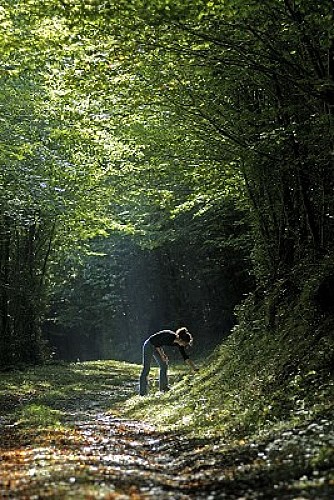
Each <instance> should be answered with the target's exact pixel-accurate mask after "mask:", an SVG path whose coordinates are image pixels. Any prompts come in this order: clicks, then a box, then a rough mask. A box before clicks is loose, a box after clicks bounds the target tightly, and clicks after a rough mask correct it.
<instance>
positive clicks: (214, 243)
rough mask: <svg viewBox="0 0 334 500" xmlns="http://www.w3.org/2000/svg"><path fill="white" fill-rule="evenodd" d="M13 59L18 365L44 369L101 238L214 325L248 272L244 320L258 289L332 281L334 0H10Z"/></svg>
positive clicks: (11, 207) (9, 94) (10, 272)
mask: <svg viewBox="0 0 334 500" xmlns="http://www.w3.org/2000/svg"><path fill="white" fill-rule="evenodd" d="M0 47H1V61H0V79H1V87H0V106H1V109H2V114H1V119H0V137H1V146H0V147H1V149H0V162H1V171H0V231H1V238H0V260H1V276H0V302H1V320H0V321H1V324H0V330H1V357H2V360H3V362H8V361H9V362H10V360H12V361H13V362H16V361H17V360H29V359H30V360H34V359H37V358H39V357H40V356H42V351H41V335H40V324H41V322H42V320H43V317H44V315H45V313H46V311H47V309H48V306H49V304H50V297H52V294H54V293H55V286H57V287H58V286H60V285H61V286H63V287H65V288H64V290H65V289H66V287H67V286H68V283H69V282H70V281H71V279H72V278H69V276H68V274H67V273H68V271H69V267H68V265H69V264H68V263H69V262H72V263H73V255H74V256H75V255H76V254H78V248H79V247H80V248H81V249H83V248H86V250H87V249H88V248H89V245H90V243H89V242H90V241H91V240H94V243H93V247H92V248H91V249H90V251H91V252H93V253H94V252H97V253H100V254H101V256H102V255H107V254H108V255H111V257H110V258H111V259H112V258H113V257H112V252H113V250H112V249H115V248H116V247H117V248H121V247H122V245H123V243H122V242H123V241H124V240H123V238H124V237H125V238H129V242H130V241H131V243H130V244H129V248H130V247H132V245H133V244H135V245H138V248H141V249H145V251H146V252H147V257H145V258H148V255H149V254H150V252H154V255H155V258H157V259H158V260H159V259H160V262H163V265H164V266H165V271H166V273H167V275H169V278H168V283H169V284H168V286H167V285H166V288H168V289H169V288H170V287H171V283H172V281H173V276H174V275H175V274H177V275H178V276H180V269H186V271H185V275H187V276H188V277H190V276H193V278H192V279H194V282H196V283H198V287H199V289H200V290H201V296H202V297H203V301H202V302H201V301H199V302H201V306H200V307H199V310H200V311H201V312H200V313H199V316H201V317H202V318H203V316H204V315H205V314H204V312H203V311H204V310H205V307H204V304H205V303H209V304H210V307H209V309H210V310H211V311H212V310H216V311H218V309H219V308H220V307H221V305H219V307H218V304H220V303H219V301H218V302H216V304H217V307H216V306H215V305H214V304H215V301H217V296H218V295H219V290H221V287H223V284H222V282H221V280H223V282H224V283H226V280H229V282H233V280H234V279H235V278H234V276H235V275H236V274H235V273H236V272H237V273H238V272H239V275H240V276H242V280H241V281H240V282H239V283H238V287H236V288H238V290H236V291H235V294H232V295H233V300H232V299H231V303H230V304H229V305H228V307H227V306H226V307H227V309H228V310H229V315H230V319H231V318H232V317H233V313H232V312H231V311H232V310H233V307H234V306H235V305H236V304H237V303H238V302H240V301H241V299H242V296H243V295H244V294H245V293H247V292H248V291H249V290H250V288H252V287H253V286H254V284H255V283H256V284H257V285H258V286H260V287H266V286H267V283H268V282H274V281H277V280H283V281H293V287H294V289H298V290H299V291H301V288H302V283H303V282H304V281H305V277H306V278H307V276H306V274H307V271H306V270H307V269H310V266H311V268H312V269H313V268H315V267H317V266H321V265H323V266H327V267H328V268H329V271H326V272H325V274H326V273H327V274H328V273H329V274H330V273H331V266H332V264H330V263H331V262H332V259H331V258H330V255H331V254H332V250H331V248H332V243H333V208H334V207H333V202H334V200H333V181H334V179H333V171H334V170H333V105H334V82H333V78H334V59H333V57H334V45H333V2H332V1H331V0H324V1H323V2H321V3H318V4H316V3H314V2H311V1H310V0H303V1H297V0H295V1H292V0H265V1H263V2H258V1H252V2H248V3H247V5H245V3H244V2H242V1H240V0H228V1H224V2H220V1H207V0H206V1H197V2H191V1H188V0H187V1H183V2H170V1H169V0H153V1H151V2H146V1H144V0H122V1H120V2H102V1H100V0H90V1H85V2H84V1H81V0H63V1H62V2H56V1H54V0H48V1H46V2H45V1H43V2H42V1H39V0H31V1H29V0H28V1H25V2H23V1H21V0H19V1H15V2H14V1H13V0H7V1H4V2H3V3H2V6H1V7H0ZM231 221H233V222H232V223H231ZM111 234H112V235H113V236H110V235H111ZM117 234H118V235H120V236H119V238H120V240H119V245H120V247H118V246H117V245H116V246H115V245H114V244H113V243H111V242H112V241H113V238H114V235H117ZM100 237H105V238H106V239H105V240H103V241H104V244H103V248H102V249H101V248H100V243H96V241H99V238H100ZM110 237H111V238H112V239H111V240H110V239H109V238H110ZM94 245H95V247H94ZM96 245H97V247H99V249H98V250H97V249H96ZM187 247H188V250H189V252H190V255H189V256H188V257H187V258H186V257H185V254H186V252H185V249H186V248H187ZM110 252H111V254H110ZM191 252H193V253H192V254H191ZM116 253H117V252H116ZM71 254H72V256H71ZM80 255H81V257H80V259H83V260H81V264H82V265H86V264H87V265H88V262H89V260H90V259H91V256H90V257H88V260H87V261H86V260H85V259H86V257H83V256H82V255H83V254H80ZM131 255H132V250H131V251H130V253H129V258H130V257H131ZM167 256H168V258H167ZM192 256H193V257H194V262H197V268H196V270H195V269H194V266H193V263H191V258H192ZM231 256H233V259H232V260H233V262H232V260H231ZM324 257H325V260H323V259H324ZM326 258H327V260H326ZM80 259H77V262H78V260H80ZM168 259H169V260H168ZM184 259H186V262H185V261H184ZM203 259H204V260H203ZM83 261H85V263H83ZM94 262H97V261H94ZM167 262H169V263H171V262H172V263H173V265H167ZM323 262H325V264H322V263H323ZM203 263H205V264H203ZM328 263H329V264H328ZM71 266H72V264H71ZM71 266H70V267H71ZM97 267H98V266H97ZM126 267H127V264H126V259H125V260H124V263H123V268H122V269H123V270H122V272H121V274H122V275H124V276H125V274H126ZM167 268H168V272H167ZM108 269H109V268H108ZM159 269H160V270H161V265H160V267H159ZM73 272H74V275H75V274H76V272H77V271H73ZM94 272H95V271H94ZM157 272H159V271H157ZM181 274H182V273H181ZM318 274H319V273H318ZM251 276H252V277H251ZM291 276H293V279H291ZM189 279H190V278H189ZM189 283H190V281H189ZM189 283H188V285H189ZM204 284H205V286H204ZM178 287H179V289H180V290H183V288H182V286H181V284H180V283H179V282H178ZM205 287H206V289H208V290H210V292H207V293H204V292H203V290H204V288H205ZM185 288H187V287H185ZM69 290H72V288H70V289H67V292H66V291H64V294H65V295H66V296H68V293H69ZM73 290H74V288H73ZM213 290H215V292H214V293H215V295H212V293H213V292H212V291H213ZM71 293H72V292H71ZM57 294H58V292H57ZM57 294H56V295H57ZM107 295H108V294H107ZM115 295H117V293H116V294H115ZM181 295H182V294H181ZM127 300H130V299H129V298H128V299H127ZM180 300H181V302H182V301H183V302H186V300H185V298H184V296H183V297H182V298H181V299H180ZM194 300H195V301H196V300H197V299H195V295H192V296H191V298H190V299H189V309H191V307H192V304H193V301H194ZM112 304H113V305H115V304H114V303H113V302H112V301H111V302H110V303H109V305H110V307H111V305H112ZM117 307H118V306H117ZM121 307H125V306H124V304H123V306H121ZM111 309H113V307H111ZM172 309H173V311H174V313H175V310H176V309H178V308H177V306H175V305H174V306H173V307H172ZM215 314H217V316H216V318H215V321H214V327H213V326H212V325H211V327H209V326H208V330H209V329H210V328H211V329H212V328H214V329H216V328H219V326H218V325H219V323H221V322H222V316H219V314H218V313H215ZM171 315H173V313H171ZM135 316H136V315H134V317H135ZM175 316H176V317H180V318H181V317H185V318H188V317H189V316H188V315H187V314H186V313H185V310H184V309H182V308H181V309H180V308H179V310H178V313H177V314H175ZM168 317H170V316H169V315H168ZM197 319H198V318H197ZM194 321H195V320H194ZM148 323H149V319H148V320H147V324H148ZM209 323H210V322H209ZM27 325H30V326H29V327H28V328H27ZM143 328H144V325H143ZM27 345H29V346H30V347H29V352H30V354H29V356H27V349H26V346H27ZM39 352H40V354H38V353H39Z"/></svg>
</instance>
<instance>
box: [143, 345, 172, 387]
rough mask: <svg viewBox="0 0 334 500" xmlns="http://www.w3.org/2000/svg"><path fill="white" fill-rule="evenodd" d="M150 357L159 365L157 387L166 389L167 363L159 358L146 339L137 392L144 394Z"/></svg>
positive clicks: (149, 367)
mask: <svg viewBox="0 0 334 500" xmlns="http://www.w3.org/2000/svg"><path fill="white" fill-rule="evenodd" d="M152 358H154V359H155V360H156V362H157V363H158V365H159V368H160V372H159V389H160V391H165V390H166V389H168V377H167V368H168V365H167V363H166V362H165V361H163V360H162V359H161V357H160V356H159V354H158V353H156V354H155V351H154V346H153V344H151V342H150V341H149V340H146V341H145V342H144V345H143V369H142V371H141V374H140V378H139V394H140V395H141V396H145V395H146V394H147V386H148V381H147V377H148V374H149V373H150V369H151V362H152Z"/></svg>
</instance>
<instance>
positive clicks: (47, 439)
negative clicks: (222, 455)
mask: <svg viewBox="0 0 334 500" xmlns="http://www.w3.org/2000/svg"><path fill="white" fill-rule="evenodd" d="M135 385H136V382H135V381H133V382H128V383H127V384H125V385H123V386H122V387H121V386H115V387H113V388H112V390H110V391H105V390H104V391H101V392H95V394H94V395H93V394H92V393H89V394H88V395H87V397H86V398H83V397H80V398H78V399H77V398H76V397H74V398H73V399H71V398H66V399H60V400H59V401H58V402H57V403H56V404H54V405H53V406H54V407H56V409H55V410H54V411H57V412H61V414H62V419H61V425H59V426H58V425H56V426H54V427H52V426H48V427H47V428H45V427H43V425H41V422H39V425H37V426H30V427H27V426H26V425H25V424H24V422H23V423H22V422H21V423H20V421H14V420H13V419H11V418H10V416H6V417H2V418H1V419H0V427H1V434H0V458H1V460H0V498H1V499H5V498H11V499H15V498H17V499H43V498H54V499H62V498H64V499H65V498H75V499H87V500H89V499H109V500H110V499H118V500H121V499H124V500H125V499H131V500H140V499H152V498H154V499H161V500H164V499H167V498H168V499H170V498H172V499H173V500H174V499H175V500H179V499H180V500H181V499H192V498H205V499H208V498H216V494H218V491H217V492H216V493H215V492H214V491H212V492H211V491H210V490H211V486H212V481H213V479H210V477H209V476H210V475H211V473H212V472H213V471H212V470H211V471H210V473H207V472H206V470H205V467H204V470H202V472H199V471H198V472H197V474H193V470H192V467H189V466H187V462H189V463H190V462H191V463H192V464H195V463H196V464H197V465H199V464H201V463H202V455H201V451H202V447H203V446H206V445H207V442H205V443H204V442H201V441H199V440H198V441H196V442H195V441H194V440H189V438H187V436H184V435H180V434H178V435H177V434H168V433H161V432H158V431H157V430H156V429H155V428H154V427H153V426H151V425H149V424H148V423H145V422H140V421H135V420H127V419H122V418H119V417H117V416H116V415H114V414H112V413H111V412H110V411H106V404H107V402H108V400H115V399H116V400H117V399H118V396H120V395H117V394H116V393H115V391H116V392H117V391H119V392H120V391H121V392H122V394H121V396H122V397H124V395H125V394H126V393H127V392H128V393H129V395H133V393H134V391H135ZM13 404H14V405H15V402H14V403H13ZM32 408H33V406H32ZM30 409H31V408H30ZM46 417H47V416H46ZM179 454H180V455H179ZM181 455H182V457H181ZM190 455H191V459H190V458H189V457H190ZM187 457H188V459H187ZM216 472H217V471H216ZM217 480H218V477H217V475H216V474H215V477H214V482H215V485H216V487H217V486H218V483H219V481H217ZM223 497H224V495H223V493H222V492H220V494H219V498H223ZM228 498H232V497H231V496H229V497H228Z"/></svg>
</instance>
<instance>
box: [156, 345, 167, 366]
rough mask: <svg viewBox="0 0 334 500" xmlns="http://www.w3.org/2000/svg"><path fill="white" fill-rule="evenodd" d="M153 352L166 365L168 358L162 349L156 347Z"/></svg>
mask: <svg viewBox="0 0 334 500" xmlns="http://www.w3.org/2000/svg"><path fill="white" fill-rule="evenodd" d="M155 350H156V351H157V352H158V354H159V356H160V358H161V359H162V360H163V361H164V362H165V363H167V364H168V356H167V354H166V353H165V351H164V350H163V349H162V347H156V348H155Z"/></svg>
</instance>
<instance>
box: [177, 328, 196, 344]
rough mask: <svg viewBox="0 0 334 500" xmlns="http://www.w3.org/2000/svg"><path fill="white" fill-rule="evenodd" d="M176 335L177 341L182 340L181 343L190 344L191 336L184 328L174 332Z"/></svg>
mask: <svg viewBox="0 0 334 500" xmlns="http://www.w3.org/2000/svg"><path fill="white" fill-rule="evenodd" d="M176 335H177V336H178V337H179V339H181V340H183V342H187V344H191V343H192V341H193V338H192V336H191V335H190V333H189V332H188V330H187V328H186V327H185V326H183V327H182V328H179V329H178V330H176Z"/></svg>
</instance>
